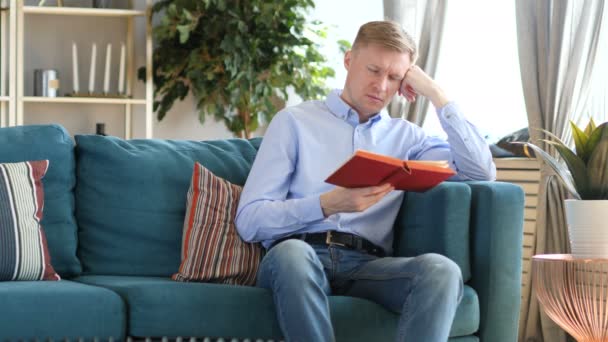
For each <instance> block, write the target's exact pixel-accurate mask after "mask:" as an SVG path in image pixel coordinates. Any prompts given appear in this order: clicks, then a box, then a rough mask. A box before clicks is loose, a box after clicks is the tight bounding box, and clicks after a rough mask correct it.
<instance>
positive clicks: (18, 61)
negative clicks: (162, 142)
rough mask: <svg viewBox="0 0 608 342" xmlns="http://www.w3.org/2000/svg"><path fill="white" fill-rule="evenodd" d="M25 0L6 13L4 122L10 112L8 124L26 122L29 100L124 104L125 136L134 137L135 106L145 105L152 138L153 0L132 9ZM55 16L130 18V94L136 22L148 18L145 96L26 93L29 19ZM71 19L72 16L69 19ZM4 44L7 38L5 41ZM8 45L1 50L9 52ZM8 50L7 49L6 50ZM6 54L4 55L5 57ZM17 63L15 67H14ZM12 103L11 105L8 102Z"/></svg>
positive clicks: (13, 2)
mask: <svg viewBox="0 0 608 342" xmlns="http://www.w3.org/2000/svg"><path fill="white" fill-rule="evenodd" d="M23 3H24V2H23V1H22V0H10V7H9V9H8V11H3V12H2V27H0V33H1V34H4V32H7V30H6V20H4V19H5V16H7V14H6V13H7V12H8V13H10V20H9V23H10V29H9V30H8V32H9V38H8V41H9V42H10V48H9V51H10V55H11V56H10V57H9V65H11V67H10V73H11V75H10V76H9V81H8V83H9V92H8V94H7V93H5V92H4V89H2V90H0V104H1V106H0V110H1V114H2V121H1V122H4V117H5V116H6V113H8V126H13V125H23V117H24V105H25V104H27V103H48V104H57V103H61V104H69V103H72V104H100V105H123V106H124V115H125V138H126V139H130V138H131V137H132V121H133V118H132V106H133V105H143V106H145V137H146V138H152V136H153V132H152V124H153V108H152V104H153V84H152V23H151V11H152V0H146V9H145V10H130V9H99V8H76V7H50V6H49V7H38V6H24V4H23ZM39 15H53V16H68V17H69V16H94V17H120V18H124V19H125V20H126V21H127V32H126V33H125V35H126V36H125V41H126V44H125V45H126V72H125V79H126V86H125V91H126V94H133V83H134V82H135V74H136V70H135V65H134V64H135V62H134V60H135V55H134V39H133V37H134V33H135V29H134V21H135V19H136V18H137V17H144V18H145V20H146V35H145V36H146V45H145V59H146V85H145V97H144V98H110V97H69V96H60V97H39V96H25V95H24V34H23V33H24V28H25V26H26V25H27V21H29V20H35V19H34V17H35V16H39ZM67 20H69V18H68V19H67ZM2 42H3V44H4V42H5V40H4V39H3V40H2ZM5 50H6V49H5V48H4V47H2V48H0V51H5ZM2 53H4V52H2ZM2 57H4V55H3V56H2ZM5 61H6V58H2V66H1V67H0V71H1V76H0V77H1V80H2V85H3V87H4V84H5V83H6V82H5V71H6V65H5ZM12 66H15V67H12ZM6 104H8V105H6Z"/></svg>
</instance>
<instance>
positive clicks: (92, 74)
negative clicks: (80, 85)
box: [89, 43, 97, 94]
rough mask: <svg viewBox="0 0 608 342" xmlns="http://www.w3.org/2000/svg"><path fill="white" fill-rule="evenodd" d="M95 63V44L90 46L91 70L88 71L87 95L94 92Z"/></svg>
mask: <svg viewBox="0 0 608 342" xmlns="http://www.w3.org/2000/svg"><path fill="white" fill-rule="evenodd" d="M96 61H97V44H95V43H93V45H92V46H91V68H90V69H89V94H93V92H94V91H95V68H96V66H95V63H96Z"/></svg>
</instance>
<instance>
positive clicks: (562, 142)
mask: <svg viewBox="0 0 608 342" xmlns="http://www.w3.org/2000/svg"><path fill="white" fill-rule="evenodd" d="M536 130H538V131H541V132H543V133H544V134H546V135H548V136H549V137H550V138H551V139H553V140H555V141H557V142H558V143H560V144H562V145H564V146H566V143H564V141H563V140H562V139H560V138H559V137H558V136H557V135H555V134H553V133H551V132H549V131H547V130H546V129H541V128H537V129H536Z"/></svg>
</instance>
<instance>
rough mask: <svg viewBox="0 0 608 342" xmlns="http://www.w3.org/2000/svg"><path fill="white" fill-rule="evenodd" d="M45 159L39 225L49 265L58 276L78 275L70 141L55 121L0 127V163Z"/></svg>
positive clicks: (78, 264)
mask: <svg viewBox="0 0 608 342" xmlns="http://www.w3.org/2000/svg"><path fill="white" fill-rule="evenodd" d="M43 159H48V160H49V169H48V171H47V173H46V175H45V177H44V178H43V179H42V183H43V185H44V210H43V216H42V221H41V224H42V227H43V228H44V231H45V233H46V238H47V242H48V246H49V252H50V255H51V263H52V264H53V267H54V268H55V270H56V271H57V273H59V274H60V275H61V276H62V277H71V276H76V275H79V274H80V272H81V266H80V262H79V261H78V258H77V257H76V248H77V233H76V232H77V228H76V220H75V218H74V194H73V190H74V184H75V182H76V180H75V165H74V142H73V141H72V139H71V137H70V135H69V134H68V133H67V132H66V130H65V129H64V128H63V127H61V126H59V125H32V126H18V127H8V128H0V163H14V162H21V161H27V160H43Z"/></svg>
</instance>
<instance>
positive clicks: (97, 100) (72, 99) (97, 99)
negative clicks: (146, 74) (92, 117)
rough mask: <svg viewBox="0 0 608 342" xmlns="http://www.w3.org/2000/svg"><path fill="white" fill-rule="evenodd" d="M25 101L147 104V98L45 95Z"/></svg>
mask: <svg viewBox="0 0 608 342" xmlns="http://www.w3.org/2000/svg"><path fill="white" fill-rule="evenodd" d="M23 102H30V103H32V102H38V103H89V104H117V105H121V104H122V105H126V104H133V105H137V104H140V105H145V104H146V100H145V99H112V98H103V97H69V96H62V97H43V96H24V97H23Z"/></svg>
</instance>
